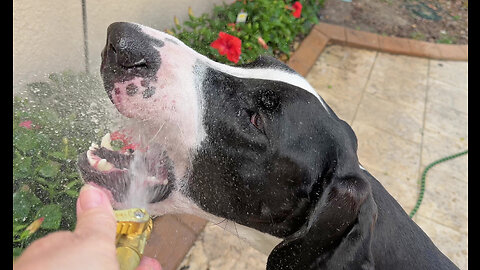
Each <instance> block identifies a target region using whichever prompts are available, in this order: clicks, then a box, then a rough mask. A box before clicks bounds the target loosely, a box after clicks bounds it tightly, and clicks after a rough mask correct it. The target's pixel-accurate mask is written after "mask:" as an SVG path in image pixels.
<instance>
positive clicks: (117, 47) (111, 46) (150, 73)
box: [100, 22, 164, 93]
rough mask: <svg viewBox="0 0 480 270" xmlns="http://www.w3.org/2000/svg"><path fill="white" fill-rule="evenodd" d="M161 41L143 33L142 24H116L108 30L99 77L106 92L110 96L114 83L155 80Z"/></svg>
mask: <svg viewBox="0 0 480 270" xmlns="http://www.w3.org/2000/svg"><path fill="white" fill-rule="evenodd" d="M163 46H164V43H163V41H162V40H160V39H158V38H155V37H152V36H151V35H149V34H147V33H145V31H144V28H142V26H141V25H138V24H134V23H128V22H115V23H112V24H111V25H110V26H109V27H108V28H107V41H106V44H105V47H104V49H103V51H102V54H101V57H102V64H101V66H100V73H101V74H102V77H103V80H104V83H105V89H106V90H107V92H108V93H110V92H111V91H112V89H113V84H114V83H115V82H123V81H127V80H131V79H133V78H135V77H140V78H144V79H146V78H155V76H156V73H157V71H158V70H159V68H160V65H161V55H160V50H161V49H160V48H161V47H163Z"/></svg>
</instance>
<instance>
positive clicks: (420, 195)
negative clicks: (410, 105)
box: [409, 150, 468, 218]
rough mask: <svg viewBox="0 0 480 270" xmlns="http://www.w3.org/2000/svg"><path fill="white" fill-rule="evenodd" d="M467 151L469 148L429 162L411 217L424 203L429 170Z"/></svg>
mask: <svg viewBox="0 0 480 270" xmlns="http://www.w3.org/2000/svg"><path fill="white" fill-rule="evenodd" d="M467 153H468V150H465V151H463V152H460V153H456V154H453V155H450V156H447V157H444V158H441V159H439V160H436V161H434V162H432V163H430V164H428V166H427V167H425V170H423V173H422V179H421V181H420V193H419V195H418V199H417V203H416V204H415V207H414V208H413V210H412V211H411V212H410V214H409V216H410V218H412V217H413V215H415V213H416V212H417V211H418V208H419V207H420V204H421V203H422V200H423V195H424V193H425V177H426V176H427V172H428V170H430V169H431V168H432V167H433V166H435V165H437V164H439V163H442V162H445V161H447V160H451V159H454V158H456V157H459V156H463V155H465V154H467Z"/></svg>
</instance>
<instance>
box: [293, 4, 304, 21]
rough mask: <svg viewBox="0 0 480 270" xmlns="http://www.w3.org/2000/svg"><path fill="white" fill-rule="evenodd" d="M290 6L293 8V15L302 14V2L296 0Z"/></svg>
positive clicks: (296, 16)
mask: <svg viewBox="0 0 480 270" xmlns="http://www.w3.org/2000/svg"><path fill="white" fill-rule="evenodd" d="M292 8H293V9H294V10H295V11H294V12H292V15H293V17H295V18H300V16H301V15H302V4H301V3H300V2H298V1H297V2H295V3H293V5H292Z"/></svg>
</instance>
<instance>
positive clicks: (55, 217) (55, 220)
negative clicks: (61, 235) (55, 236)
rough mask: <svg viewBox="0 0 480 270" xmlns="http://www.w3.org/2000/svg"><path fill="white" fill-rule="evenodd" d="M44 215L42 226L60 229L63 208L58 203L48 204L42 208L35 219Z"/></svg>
mask: <svg viewBox="0 0 480 270" xmlns="http://www.w3.org/2000/svg"><path fill="white" fill-rule="evenodd" d="M41 217H44V218H45V219H44V220H43V223H42V225H41V228H43V229H47V230H58V228H59V227H60V221H61V220H62V210H61V208H60V206H59V205H57V204H48V205H45V206H43V207H42V208H40V209H39V210H38V212H37V214H36V215H35V219H37V218H41Z"/></svg>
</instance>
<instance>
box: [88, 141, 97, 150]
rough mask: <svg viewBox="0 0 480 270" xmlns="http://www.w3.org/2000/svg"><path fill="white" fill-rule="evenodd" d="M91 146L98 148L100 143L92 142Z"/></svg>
mask: <svg viewBox="0 0 480 270" xmlns="http://www.w3.org/2000/svg"><path fill="white" fill-rule="evenodd" d="M90 147H93V148H95V149H98V144H96V143H93V142H92V145H91V146H90Z"/></svg>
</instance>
